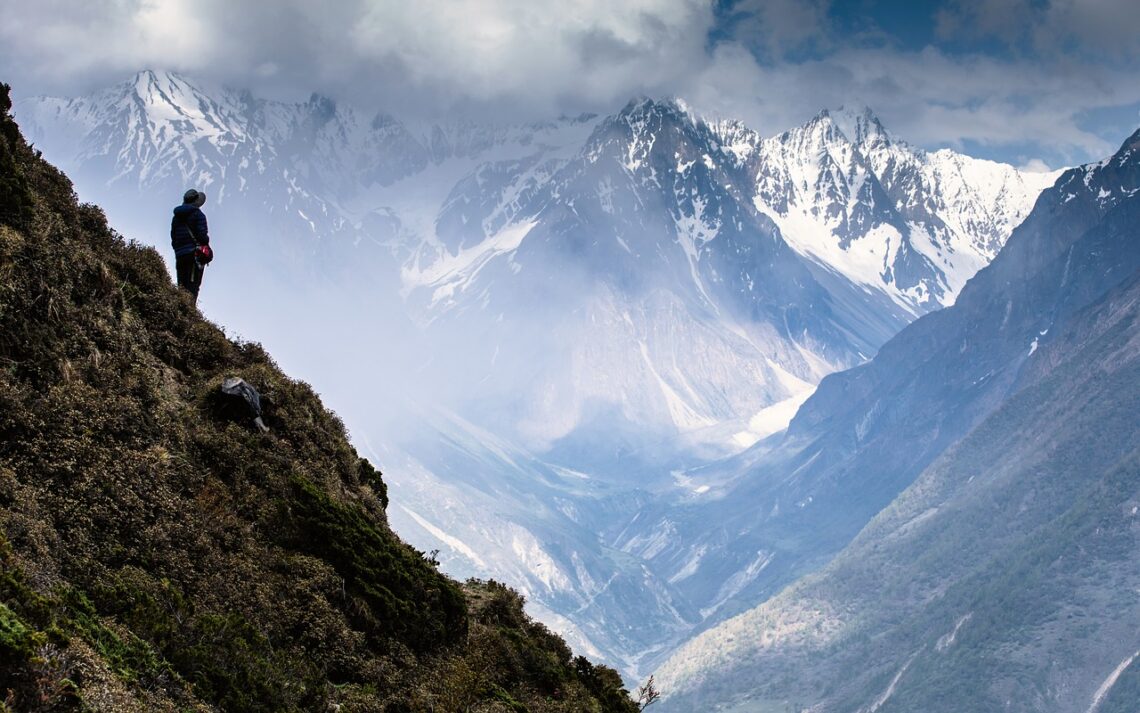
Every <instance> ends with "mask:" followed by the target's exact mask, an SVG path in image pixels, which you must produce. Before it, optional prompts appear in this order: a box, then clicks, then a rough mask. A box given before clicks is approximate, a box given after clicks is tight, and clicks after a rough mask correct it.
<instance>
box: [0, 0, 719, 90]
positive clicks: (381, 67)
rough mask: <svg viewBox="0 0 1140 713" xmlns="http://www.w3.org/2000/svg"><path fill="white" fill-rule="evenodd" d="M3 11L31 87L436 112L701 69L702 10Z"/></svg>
mask: <svg viewBox="0 0 1140 713" xmlns="http://www.w3.org/2000/svg"><path fill="white" fill-rule="evenodd" d="M14 2H19V3H20V7H18V8H16V7H5V6H7V5H11V4H12V3H14ZM0 3H2V5H0V10H2V15H3V16H4V17H5V23H4V25H3V26H2V27H0V46H2V47H3V48H2V49H0V59H3V60H4V62H5V65H7V66H12V67H15V68H16V69H17V70H18V73H20V74H22V75H24V76H27V77H28V79H29V81H32V82H34V83H36V84H38V85H41V86H42V85H44V84H47V85H49V86H53V87H55V86H61V85H72V86H74V85H76V84H81V83H84V82H85V83H87V84H88V85H95V84H97V83H99V82H107V81H108V80H109V79H110V78H112V77H113V78H114V79H118V78H120V77H121V76H122V75H124V74H126V73H131V72H134V71H137V70H138V69H140V68H144V67H159V68H172V69H178V70H181V71H184V72H187V73H190V74H193V75H196V76H207V77H210V78H217V79H222V80H226V81H229V82H231V83H237V84H241V83H243V82H249V83H259V84H268V85H270V86H271V87H276V88H278V89H281V90H285V89H288V88H290V87H292V88H294V89H296V90H298V91H302V92H304V93H307V92H309V91H313V90H319V91H323V92H325V93H329V94H341V95H352V96H355V97H357V98H358V99H359V98H365V99H371V100H373V101H374V102H375V103H384V102H387V103H400V104H402V105H410V106H408V108H410V109H416V108H422V109H424V110H436V111H438V110H441V109H446V108H448V107H449V106H452V105H462V104H465V103H466V104H477V103H485V102H495V101H505V102H509V103H510V104H511V105H512V107H513V108H515V109H520V108H523V107H528V106H532V107H543V108H545V109H547V110H549V109H551V108H553V107H556V106H559V105H572V104H579V105H581V104H584V103H587V104H601V103H612V102H614V101H620V100H621V99H624V98H626V97H627V96H628V94H630V93H631V91H633V90H634V88H635V87H644V88H645V89H647V90H653V89H658V90H660V89H663V88H664V87H666V86H667V85H669V84H670V83H672V82H673V80H674V78H675V77H677V76H683V75H684V74H686V73H687V72H689V71H691V69H692V68H693V67H694V66H699V65H700V64H701V63H702V62H704V61H705V58H706V55H705V37H706V36H707V34H708V32H709V30H710V29H711V27H712V23H713V12H712V7H711V5H710V4H709V3H708V2H707V0H624V1H623V2H620V3H615V2H611V1H610V0H576V1H575V2H564V1H560V2H553V1H550V0H547V1H545V2H540V1H536V0H417V1H416V2H405V1H404V0H342V1H339V2H334V3H313V2H310V1H309V0H280V1H275V2H270V1H268V0H254V1H246V2H240V3H232V2H230V1H229V0H194V1H193V2H191V0H127V1H126V2H124V1H122V0H92V1H91V2H87V3H84V4H82V5H80V4H79V3H71V2H66V1H63V0H45V1H44V2H41V3H39V4H32V3H24V2H22V0H0ZM72 5H75V6H76V8H72ZM68 88H70V87H68ZM619 97H620V98H619ZM419 105H422V106H419Z"/></svg>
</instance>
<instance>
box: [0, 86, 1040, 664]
mask: <svg viewBox="0 0 1140 713" xmlns="http://www.w3.org/2000/svg"><path fill="white" fill-rule="evenodd" d="M15 111H16V115H17V117H18V119H19V120H20V121H21V123H22V125H23V127H24V129H25V131H26V132H27V133H28V135H29V136H30V137H31V138H32V139H33V140H34V141H35V143H36V144H37V145H38V146H39V147H40V148H42V149H43V150H44V151H45V153H46V155H47V156H48V157H49V158H51V159H52V160H53V161H55V162H56V163H58V164H60V165H61V166H62V167H64V168H65V170H67V171H68V173H69V174H70V175H72V177H73V178H75V180H76V181H77V184H78V186H79V187H80V190H81V192H82V193H83V194H84V197H85V198H92V199H94V200H96V201H97V202H99V203H100V204H101V205H103V206H104V207H106V209H107V210H108V213H109V215H110V217H111V219H112V223H113V224H115V225H116V226H118V227H119V229H120V230H122V231H123V232H125V233H126V234H127V235H128V236H134V235H137V236H153V238H152V237H144V238H143V239H145V240H153V242H154V243H155V244H158V245H159V246H163V243H164V241H163V238H162V236H163V233H164V230H162V226H164V225H165V223H166V221H168V220H169V217H168V215H169V208H170V206H171V205H172V204H173V203H174V202H176V201H177V197H178V196H180V195H181V193H182V191H183V190H185V188H186V187H187V186H188V185H190V184H193V185H196V186H198V187H200V188H204V189H205V190H206V192H207V194H209V195H210V196H211V202H210V204H209V215H210V218H211V221H212V225H215V226H218V230H221V231H224V233H223V235H224V236H225V237H223V238H219V240H220V244H219V250H220V251H221V255H222V256H223V259H219V261H218V267H216V268H215V267H212V268H211V270H217V272H216V273H214V274H212V275H211V279H213V280H214V282H213V283H211V289H212V290H214V292H213V294H214V295H220V297H218V299H219V300H222V301H224V303H225V304H226V311H227V313H228V314H229V315H230V318H232V319H233V323H232V324H233V326H235V327H236V328H237V329H239V330H241V331H242V333H246V334H249V335H251V336H255V335H257V334H258V333H259V330H263V329H266V328H267V326H268V325H271V324H274V322H273V321H272V320H274V319H276V317H275V315H273V314H272V313H271V308H270V307H262V311H261V312H258V313H254V312H252V311H246V310H252V309H253V307H252V306H250V305H249V303H250V300H249V295H250V294H257V295H259V300H258V302H259V303H268V304H269V305H279V306H281V305H289V304H292V303H291V302H289V300H294V301H299V300H300V299H301V297H302V296H305V299H322V300H324V301H326V302H327V303H328V304H329V305H330V306H329V307H328V309H330V310H337V309H339V308H338V305H341V307H342V308H343V309H344V310H345V313H346V314H348V313H351V314H353V315H356V317H355V318H358V319H361V320H368V319H369V314H368V313H369V310H372V311H373V312H383V313H388V312H396V311H398V312H399V313H400V314H401V315H406V317H407V319H408V320H409V325H415V326H414V328H413V327H411V326H409V327H408V330H407V334H408V335H411V334H413V333H414V334H415V338H416V339H417V340H422V344H421V345H420V348H421V349H422V350H423V352H422V354H423V358H422V359H420V361H421V362H422V363H417V364H416V371H417V372H421V371H422V373H423V374H427V376H423V375H420V376H415V375H413V374H412V373H411V370H410V369H409V370H408V373H399V374H372V375H371V378H374V379H378V380H389V381H391V380H396V381H398V380H401V379H404V378H408V379H411V378H419V379H422V380H425V381H431V382H433V383H438V384H440V385H441V386H440V387H439V391H440V392H441V393H442V395H443V397H444V398H443V400H442V401H441V402H440V403H438V404H434V405H429V406H424V407H423V408H418V409H416V410H414V411H409V412H408V420H409V421H410V422H413V423H417V424H420V426H419V427H418V428H413V429H409V430H410V431H411V432H412V435H411V436H403V435H401V437H400V438H398V439H397V438H396V437H395V436H394V435H393V436H391V439H389V434H386V433H383V432H377V431H376V430H374V429H372V428H370V426H369V425H368V423H359V424H355V423H354V424H353V431H354V433H357V434H358V435H360V436H362V437H364V438H366V439H367V440H369V441H370V442H373V443H375V444H376V450H377V452H380V453H382V454H383V455H384V456H385V457H384V458H383V461H384V462H383V465H384V466H385V472H386V476H387V478H388V479H389V481H390V482H391V484H392V487H393V491H394V492H395V493H398V494H399V495H398V497H396V498H395V499H396V500H397V501H398V502H399V503H401V505H400V508H398V509H394V511H393V512H392V514H391V516H392V520H393V523H394V524H395V525H396V527H397V528H398V529H400V531H401V532H404V533H405V534H406V535H407V536H408V537H409V538H410V539H411V540H412V541H413V542H415V543H416V544H417V545H419V546H421V547H424V548H425V549H430V548H434V547H438V548H439V549H440V550H441V555H440V557H441V559H442V560H443V562H444V563H445V565H446V566H447V567H449V568H450V569H451V570H452V571H455V572H459V573H469V574H479V575H482V576H494V577H499V578H503V579H506V580H507V581H509V582H511V583H512V584H514V585H516V586H519V587H520V588H521V589H523V591H524V592H525V593H526V594H527V595H528V597H529V598H530V600H531V604H532V605H533V606H535V607H536V608H537V609H539V610H540V611H541V613H543V615H544V616H545V618H546V619H547V620H548V621H552V622H556V623H558V625H559V626H560V627H562V628H563V629H564V630H566V631H568V632H570V634H571V639H572V640H573V641H574V643H575V645H576V646H579V647H584V648H587V649H589V650H593V651H594V652H595V654H596V655H597V656H601V657H605V658H606V659H607V660H610V661H613V662H615V663H617V664H619V665H621V666H623V667H624V668H625V670H626V671H627V672H632V671H634V670H636V669H638V668H639V667H640V666H643V665H646V664H647V663H649V662H652V661H654V660H656V659H657V658H659V657H660V656H662V655H664V654H665V653H667V652H668V651H669V649H670V647H672V646H673V645H675V644H676V642H678V641H680V640H683V639H684V638H685V637H687V636H688V635H689V634H690V633H691V632H693V631H695V630H698V629H700V628H703V627H706V626H709V625H711V624H713V623H714V622H716V621H719V620H721V619H723V618H724V617H725V616H727V615H729V614H733V613H736V612H739V611H743V610H744V609H747V608H748V607H750V606H752V605H754V604H756V603H758V602H760V601H763V600H764V599H765V598H767V597H769V596H771V595H772V594H773V593H775V592H776V591H777V590H778V588H779V587H780V586H782V585H783V584H786V583H787V582H790V581H792V580H793V579H794V578H795V577H796V576H798V575H799V574H802V573H803V572H806V571H810V570H813V569H815V568H818V567H820V566H822V565H823V564H825V563H826V562H827V561H828V559H829V557H830V556H831V555H833V554H834V553H835V552H837V551H839V550H840V549H841V548H842V547H843V546H844V545H846V544H847V542H848V541H849V540H850V539H851V538H852V537H854V536H855V534H856V533H857V532H858V531H859V529H860V528H861V527H862V526H863V524H865V523H866V522H867V520H868V519H870V518H871V517H873V516H874V515H875V513H876V512H878V509H877V508H881V507H882V506H883V505H885V504H886V503H888V502H889V501H890V499H891V498H892V497H893V496H894V493H896V492H897V491H898V490H900V489H902V488H903V487H905V486H906V484H907V483H908V482H909V481H907V480H906V478H907V477H909V476H907V475H899V476H898V477H897V478H896V479H895V480H894V481H892V482H891V483H890V484H889V485H887V486H884V487H883V488H882V489H881V490H879V491H877V492H876V493H875V494H873V495H872V496H866V494H862V493H860V494H859V495H860V498H859V499H858V502H859V505H858V506H856V507H853V508H852V509H851V511H850V512H849V513H847V514H846V515H845V516H844V519H843V522H842V523H840V524H829V525H827V526H825V527H822V528H820V529H819V530H818V531H817V532H816V533H815V534H811V535H809V534H805V533H810V532H812V531H811V530H805V529H803V524H804V523H809V524H810V518H811V517H813V514H814V513H815V512H816V511H817V510H819V508H809V507H808V505H809V504H810V503H811V502H813V501H811V500H809V498H812V497H817V496H816V491H815V490H812V488H809V487H801V486H800V485H799V484H798V483H799V481H798V480H795V479H793V480H792V481H791V482H790V483H788V484H783V485H780V486H779V487H775V486H773V485H771V484H763V485H762V486H761V487H759V488H757V489H755V490H752V489H750V488H746V487H745V486H743V485H738V484H739V483H744V482H747V483H751V482H753V481H754V480H755V478H754V477H753V474H754V473H755V472H756V466H755V463H756V462H757V458H759V457H761V456H760V454H768V453H770V452H771V453H776V454H777V455H775V456H771V455H765V456H763V457H765V458H776V457H780V458H784V457H786V458H787V460H786V461H781V467H783V465H782V464H783V463H785V462H786V463H791V462H798V463H799V464H800V465H803V463H804V461H806V459H807V456H804V458H802V459H801V460H800V461H796V460H795V459H797V458H800V455H799V454H800V453H801V452H800V451H794V452H793V450H789V449H787V448H786V447H785V448H783V449H782V450H781V449H775V450H773V449H774V448H775V446H773V445H772V444H771V443H769V442H767V441H764V440H763V439H765V438H768V437H769V436H771V435H772V434H774V433H778V432H780V431H782V429H784V427H785V426H786V425H787V423H788V421H789V420H790V419H791V417H792V416H793V415H794V414H795V412H796V409H797V408H798V407H799V405H800V404H801V403H803V402H804V400H805V399H807V398H808V396H809V395H810V394H811V393H812V391H813V390H814V389H815V387H816V385H817V384H818V383H819V382H820V380H821V379H823V378H824V377H825V376H826V375H828V374H831V373H833V372H835V371H838V370H842V369H847V368H850V367H855V366H858V365H859V364H862V363H863V362H865V361H866V360H867V359H869V358H871V357H872V356H873V355H875V354H876V353H877V352H878V350H879V349H880V347H881V346H882V345H883V344H884V343H885V342H887V340H889V339H890V338H891V337H892V336H894V335H895V334H896V333H897V332H898V331H899V330H900V329H902V328H903V327H904V326H905V325H906V324H908V323H909V322H910V321H912V320H913V319H914V318H916V317H918V316H920V315H923V314H927V313H929V312H932V311H934V310H937V309H939V308H941V307H944V306H947V305H951V304H953V303H954V302H955V300H956V299H957V296H958V294H959V292H960V291H961V290H962V288H963V285H964V284H965V283H966V281H967V280H968V279H969V278H970V277H971V276H972V275H973V274H974V273H975V272H976V271H977V270H978V269H979V268H980V267H982V266H984V265H985V264H986V263H987V262H988V261H989V260H991V259H992V258H993V257H994V256H995V255H996V254H997V253H998V251H999V250H1000V249H1001V247H1002V245H1003V244H1004V242H1005V240H1006V239H1007V237H1008V236H1009V234H1010V232H1011V231H1012V230H1013V228H1014V226H1016V225H1017V224H1018V223H1020V222H1021V220H1022V219H1023V218H1024V217H1025V216H1026V215H1027V214H1028V213H1029V211H1030V209H1031V208H1032V206H1033V203H1034V201H1035V200H1036V199H1037V196H1038V194H1039V193H1040V192H1041V190H1042V189H1044V188H1045V187H1046V186H1048V185H1051V184H1052V183H1053V181H1054V180H1055V179H1056V177H1057V176H1056V174H1035V173H1023V172H1019V171H1017V170H1016V169H1014V168H1013V167H1010V166H1007V165H1003V164H997V163H993V162H988V161H981V160H977V159H972V158H969V157H966V156H963V155H961V154H957V153H954V152H952V151H947V150H943V151H937V152H933V153H931V152H926V151H923V150H921V149H918V148H915V147H912V146H909V145H907V144H906V143H905V142H903V141H901V140H899V139H897V138H896V137H893V136H891V135H890V133H889V132H888V131H887V130H886V129H885V128H884V127H883V126H882V124H881V123H880V122H879V121H878V120H877V119H876V118H875V117H874V115H873V114H872V113H871V112H870V111H869V110H863V111H858V112H850V111H844V110H839V111H824V112H821V113H820V114H819V115H818V116H816V117H815V118H813V119H812V120H811V121H810V122H808V123H807V124H806V125H804V126H803V127H799V128H796V129H793V130H790V131H788V132H785V133H784V134H781V135H779V136H775V137H769V138H765V137H761V136H759V135H757V134H756V133H755V132H753V131H751V130H750V129H748V128H747V127H746V126H744V125H743V124H741V123H739V122H735V121H725V120H711V119H706V118H703V117H701V116H700V115H699V114H697V113H696V112H694V111H693V110H691V109H690V108H688V107H687V106H686V105H685V104H684V103H683V102H681V101H679V100H665V101H656V100H650V99H637V100H634V101H631V102H630V103H629V104H628V105H627V106H625V107H624V108H623V109H621V110H620V111H619V112H617V113H615V114H614V115H612V116H608V117H597V116H590V115H585V116H578V117H571V118H561V119H558V120H552V121H549V122H539V123H531V124H526V125H498V126H493V125H480V124H471V123H451V124H438V125H432V126H426V127H424V126H419V125H413V124H411V123H405V122H402V121H401V120H399V119H398V118H396V117H394V116H391V115H387V114H383V113H380V114H371V113H366V112H362V111H360V110H358V109H354V108H353V107H350V106H346V105H343V104H337V103H334V102H332V101H330V100H328V99H325V98H322V97H318V96H314V97H312V98H311V99H310V100H309V101H308V102H303V103H293V104H291V103H282V102H274V101H267V100H263V99H259V98H256V97H254V96H252V95H251V94H250V93H249V92H242V91H232V90H227V89H221V88H206V87H204V86H201V85H198V84H197V83H195V82H192V81H191V80H189V79H187V78H185V77H181V76H179V75H176V74H170V73H161V72H143V73H140V74H139V75H137V76H136V77H135V78H133V79H132V80H130V81H128V82H126V83H123V84H121V85H118V86H116V87H112V88H109V89H107V90H106V91H103V92H99V93H96V94H93V95H90V96H87V97H80V98H74V99H53V98H38V99H29V100H25V101H23V102H20V103H19V104H18V105H17V106H16V109H15ZM155 226H160V227H159V228H157V229H156V228H155ZM227 270H229V271H230V272H228V273H227V272H226V271H227ZM252 280H257V286H256V288H252V287H251V286H250V284H249V283H250V281H252ZM330 295H332V296H330ZM341 295H343V297H342V296H341ZM338 300H341V301H340V302H338ZM350 303H351V304H350ZM361 305H363V306H364V307H361ZM278 312H286V313H288V314H290V315H292V314H293V313H292V311H291V310H290V309H289V308H287V307H284V306H281V307H280V309H278ZM299 319H301V318H300V317H292V319H291V322H290V323H289V328H290V329H291V330H292V331H293V332H295V333H300V334H302V335H303V334H305V333H306V332H307V331H308V330H310V329H316V327H317V326H318V325H312V324H307V323H303V322H298V320H299ZM259 320H260V321H259ZM227 321H228V320H227ZM360 328H361V330H365V331H366V330H368V329H369V324H368V323H367V321H364V322H362V324H361V325H360ZM409 338H410V337H409ZM392 341H393V342H398V341H399V338H398V337H393V338H392ZM276 352H277V353H279V354H285V355H286V356H287V355H288V353H289V352H288V350H287V349H282V348H278V349H276ZM361 358H363V359H367V357H366V356H362V357H361ZM328 378H330V379H335V378H336V376H335V375H329V376H328ZM361 388H362V389H363V390H365V391H367V390H368V389H369V388H371V386H370V385H368V384H365V385H363V386H362V387H361ZM829 398H830V399H835V398H839V397H829V396H827V395H826V394H821V395H820V396H819V397H817V398H816V399H814V400H813V401H812V402H809V403H823V401H820V399H825V400H826V399H829ZM839 400H842V398H839ZM385 407H386V408H403V406H401V405H397V404H395V403H392V404H388V403H386V405H385ZM816 410H817V409H816V407H814V406H813V407H811V408H809V409H807V410H806V411H805V412H804V413H803V414H801V416H800V419H799V420H798V421H797V424H802V423H804V422H805V419H810V418H822V417H813V416H811V415H810V414H812V413H815V412H816ZM868 423H869V424H870V422H868ZM799 427H800V426H797V425H796V424H793V429H792V431H791V432H790V433H789V435H788V436H787V437H786V438H787V439H794V438H795V437H796V433H797V432H798V431H797V430H796V429H797V428H799ZM757 443H759V444H760V445H756V446H754V444H757ZM750 446H754V447H753V448H752V450H748V451H745V452H744V453H740V451H742V450H743V449H745V448H748V447H750ZM780 454H783V455H780ZM925 454H926V451H924V450H922V449H918V450H917V451H916V452H915V453H910V451H909V450H908V451H907V457H912V456H913V457H915V458H920V459H921V458H922V457H925ZM726 456H727V457H729V459H728V460H721V459H722V458H724V457H726ZM765 462H768V461H765ZM710 463H711V464H710ZM698 465H704V467H703V468H702V469H700V470H693V468H694V467H695V466H698ZM827 465H828V462H825V461H822V460H821V461H819V462H818V463H816V464H814V465H809V466H806V467H807V468H808V469H809V470H810V469H811V468H822V467H824V466H827ZM797 467H798V466H797ZM828 467H830V466H828ZM907 472H908V473H909V472H910V471H907ZM829 477H830V476H829ZM835 477H838V476H835ZM726 494H731V497H726ZM777 506H778V507H777ZM796 511H803V512H804V513H806V514H805V516H804V517H806V518H807V519H806V520H804V519H797V518H795V517H792V518H788V517H786V516H787V515H788V514H793V515H794V514H795V513H796ZM757 513H759V514H760V515H761V517H756V515H757ZM765 514H767V515H765ZM787 522H792V523H793V524H792V525H791V526H790V527H791V529H784V528H785V523H787ZM710 523H715V525H716V526H715V527H711V528H710V527H709V525H710ZM773 523H774V524H773ZM772 528H775V529H772Z"/></svg>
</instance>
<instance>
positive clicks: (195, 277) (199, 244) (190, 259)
mask: <svg viewBox="0 0 1140 713" xmlns="http://www.w3.org/2000/svg"><path fill="white" fill-rule="evenodd" d="M205 202H206V194H205V193H203V192H202V191H198V190H195V189H193V188H191V189H190V190H188V191H186V193H185V194H183V196H182V205H180V206H178V207H177V208H175V209H174V217H173V218H172V219H171V221H170V245H171V246H172V247H173V248H174V271H175V273H176V274H177V275H178V286H179V287H181V288H182V289H184V290H186V291H187V292H189V293H190V296H191V297H193V298H194V301H195V302H197V301H198V289H199V288H200V287H201V286H202V274H203V273H204V272H205V268H206V264H207V263H209V262H210V260H212V259H213V257H214V254H213V251H212V250H211V248H210V231H209V228H208V227H207V225H206V214H205V213H203V212H202V204H203V203H205Z"/></svg>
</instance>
